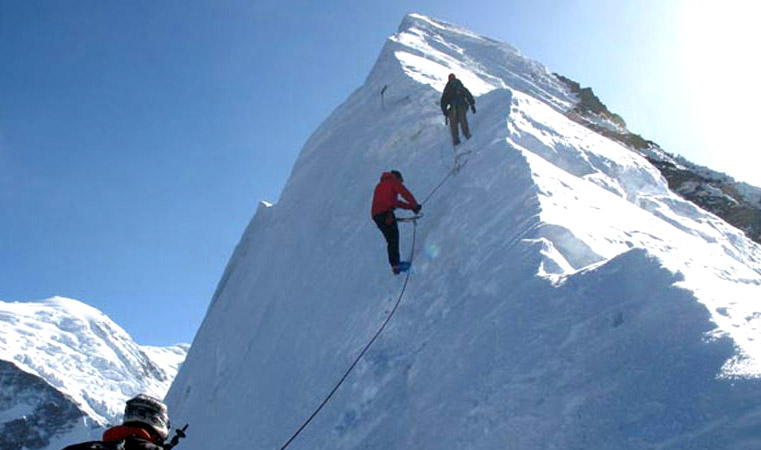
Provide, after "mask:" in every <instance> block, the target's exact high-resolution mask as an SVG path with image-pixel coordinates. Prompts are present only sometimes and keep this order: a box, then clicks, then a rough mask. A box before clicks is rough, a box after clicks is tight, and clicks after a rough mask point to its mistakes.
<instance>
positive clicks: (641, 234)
mask: <svg viewBox="0 0 761 450" xmlns="http://www.w3.org/2000/svg"><path fill="white" fill-rule="evenodd" d="M450 72H454V73H456V74H457V75H458V77H459V78H461V79H462V80H463V82H464V83H465V85H466V86H467V87H469V88H470V89H471V91H472V92H473V93H474V94H476V95H477V99H476V104H477V107H478V112H477V113H476V114H471V115H470V116H469V120H470V123H471V130H472V132H473V138H472V139H470V140H469V141H467V142H464V143H463V144H462V145H461V146H460V147H459V148H458V151H459V152H461V153H463V154H464V153H466V152H470V153H467V154H465V156H463V158H464V160H463V161H466V164H465V166H464V167H463V168H462V170H460V171H459V172H457V173H456V174H454V175H452V176H450V177H449V178H448V179H447V176H448V175H450V174H451V170H452V167H453V159H454V158H453V154H452V152H453V150H452V147H451V140H450V138H449V136H448V130H447V128H446V127H445V126H444V123H443V117H442V114H441V111H440V110H439V106H438V102H439V98H440V95H441V89H442V88H443V86H444V81H445V80H446V77H447V75H448V74H449V73H450ZM577 101H578V96H577V94H575V93H574V92H573V91H572V90H571V89H570V88H569V87H568V85H567V84H566V83H564V82H562V81H561V80H560V79H559V78H558V77H556V76H555V75H553V74H552V73H550V72H549V71H548V70H547V69H546V68H545V67H543V66H542V65H541V64H539V63H537V62H534V61H531V60H529V59H527V58H525V57H524V56H522V55H521V54H520V53H519V52H518V51H517V50H516V49H514V48H513V47H511V46H509V45H506V44H502V43H499V42H495V41H493V40H491V39H488V38H485V37H482V36H479V35H477V34H476V33H473V32H470V31H468V30H464V29H462V28H460V27H457V26H454V25H450V24H446V23H443V22H439V21H436V20H434V19H430V18H427V17H423V16H420V15H415V14H413V15H409V16H407V17H406V18H405V19H404V21H403V22H402V25H401V27H400V28H399V31H398V32H397V33H396V34H394V35H393V36H392V37H390V38H389V40H388V41H387V42H386V44H385V46H384V47H383V49H382V50H381V53H380V56H379V58H378V61H377V62H376V64H375V66H374V67H373V69H372V71H371V73H370V74H369V76H368V78H367V79H366V81H365V83H364V85H363V86H361V87H359V88H358V89H357V90H356V91H355V92H354V93H353V94H352V95H351V96H350V97H349V98H348V99H347V100H346V101H345V102H344V103H343V104H342V105H340V106H339V107H338V108H336V110H335V111H334V112H333V113H332V114H331V115H330V116H329V117H328V118H327V119H326V120H325V121H324V122H323V123H322V125H321V126H320V127H319V128H318V129H317V130H316V131H315V132H314V134H313V135H312V136H311V137H310V138H309V140H308V141H307V142H306V144H305V145H304V148H303V149H302V151H301V153H300V155H299V158H298V159H297V161H296V163H295V166H294V168H293V171H292V173H291V176H290V178H289V180H288V182H287V183H286V186H285V188H284V190H283V193H282V195H281V198H280V200H279V201H278V202H277V203H276V204H270V205H261V206H260V207H259V208H258V209H257V211H256V213H255V214H254V217H253V218H252V220H251V222H250V223H249V225H248V227H247V228H246V230H245V232H244V233H243V236H242V237H241V241H240V243H239V244H238V246H237V248H236V250H235V252H234V254H233V256H232V258H231V260H230V262H229V264H228V266H227V268H226V270H225V272H224V275H223V277H222V279H221V280H220V282H219V285H218V287H217V290H216V292H215V294H214V297H213V299H212V302H211V305H210V307H209V309H208V312H207V315H206V317H205V318H204V321H203V324H202V325H201V327H200V329H199V331H198V334H197V335H196V337H195V340H194V342H193V346H192V347H191V349H190V351H189V353H188V357H187V360H186V361H185V363H184V365H183V367H182V368H181V369H180V372H179V373H178V375H177V378H176V380H175V382H174V383H173V385H172V387H171V389H170V391H169V393H168V395H167V402H168V403H169V407H170V410H171V411H172V414H173V420H175V421H176V422H190V423H192V424H193V427H194V430H195V431H194V437H193V439H192V440H189V441H188V442H187V443H185V444H184V445H186V446H187V449H188V450H195V449H198V450H200V449H206V448H212V447H225V448H230V449H249V448H280V447H281V446H282V445H283V444H284V443H285V442H286V440H287V439H288V438H289V436H291V435H292V434H293V433H294V431H296V429H297V428H298V427H299V425H300V424H302V423H303V421H304V420H305V419H306V418H307V417H308V416H309V414H310V413H311V412H312V411H314V409H315V408H316V407H317V406H318V405H319V404H320V403H321V401H322V400H323V399H324V398H325V396H326V395H327V394H328V392H329V391H330V389H331V388H332V387H333V386H334V384H335V383H336V381H337V380H338V379H339V378H340V377H341V375H342V374H343V373H344V371H345V370H346V369H347V367H349V365H350V364H351V362H352V361H353V360H354V358H355V356H356V355H357V353H358V351H359V350H360V349H362V348H363V347H364V345H365V344H366V343H367V342H368V340H369V339H370V337H371V336H373V334H374V333H375V331H376V330H377V329H378V326H379V325H380V324H381V323H382V322H383V321H384V320H385V319H386V317H387V315H388V313H389V309H390V308H391V307H392V306H393V305H394V302H395V300H396V298H397V296H398V295H399V293H400V291H401V288H402V286H403V285H405V284H404V283H405V280H404V278H401V277H395V276H394V275H392V274H391V271H390V270H389V267H388V263H387V262H386V257H385V243H384V242H383V238H382V237H381V236H380V233H379V232H378V230H377V229H376V227H375V225H374V224H373V223H372V222H371V220H370V217H369V209H370V202H371V198H372V192H373V188H374V187H375V184H376V183H377V181H378V178H379V176H380V174H381V173H382V172H383V171H387V170H389V169H398V170H400V171H401V172H403V174H404V178H405V180H406V182H405V184H406V185H407V187H408V188H409V189H410V190H411V191H412V192H413V193H414V194H415V195H416V196H417V198H418V199H419V200H423V199H426V198H428V195H429V194H430V193H432V192H433V191H434V188H436V189H438V190H437V191H436V192H435V195H432V196H430V199H429V200H427V201H426V202H425V204H424V206H423V213H424V217H423V218H422V219H421V220H420V222H419V224H418V226H417V228H416V234H415V236H416V247H415V253H414V255H413V256H414V262H413V265H412V269H411V272H410V278H409V283H408V284H406V290H405V291H404V292H405V294H404V298H403V301H402V303H401V306H400V308H399V309H398V310H397V312H396V314H395V316H394V317H393V319H392V321H391V322H390V323H389V326H388V327H387V328H386V329H385V331H384V332H383V334H382V335H381V336H380V338H379V339H378V340H377V341H375V343H374V344H373V346H372V347H371V348H370V349H369V351H368V352H367V353H366V354H365V357H364V358H363V359H362V360H361V361H360V362H359V363H358V364H357V366H356V367H355V369H354V371H353V372H352V373H351V374H350V375H349V376H348V377H347V379H346V381H345V382H344V384H343V385H342V386H341V388H340V389H339V390H338V391H336V394H335V395H334V396H333V397H332V399H331V400H330V402H329V403H328V404H327V405H326V406H325V408H324V409H323V410H322V411H321V412H320V413H319V414H318V415H317V416H316V417H315V419H314V421H312V422H311V424H310V425H309V426H308V427H307V428H306V429H304V431H303V432H302V433H301V434H300V435H299V436H298V438H297V439H296V440H295V441H293V443H292V444H291V446H290V447H289V448H290V449H294V450H295V449H331V450H335V449H358V448H367V449H389V448H393V449H421V448H422V449H429V448H430V449H433V448H457V449H466V448H467V449H496V448H506V447H509V448H517V449H524V448H525V449H536V448H539V449H548V448H558V449H561V448H562V449H565V448H584V449H599V450H607V449H611V448H615V449H632V450H635V449H637V450H638V449H649V448H659V449H674V450H676V449H697V448H711V449H756V448H759V446H760V445H761V438H760V437H759V433H758V430H759V429H761V405H759V404H758V402H756V401H755V399H757V398H760V397H761V381H760V380H759V379H758V377H759V374H761V364H760V363H759V362H760V361H761V347H760V346H759V344H758V343H757V341H758V337H759V333H760V332H761V330H760V329H759V327H761V307H760V306H758V302H757V299H758V293H759V289H761V248H760V247H759V245H758V244H756V243H754V242H753V241H751V240H749V239H748V238H747V237H745V236H744V235H743V233H742V232H741V231H740V230H738V229H736V228H734V227H732V226H730V225H728V224H727V223H726V222H725V221H723V220H722V219H720V218H719V217H717V216H715V215H713V214H711V213H708V212H706V211H704V210H702V209H700V208H698V207H696V206H695V205H694V204H692V203H690V202H688V201H686V200H684V199H683V198H682V197H680V196H679V195H677V194H675V193H674V192H672V191H671V190H670V189H669V185H668V183H667V180H666V179H665V178H664V177H663V176H662V175H661V173H660V171H659V170H658V169H657V168H656V167H655V166H654V165H653V164H651V163H650V162H649V161H648V160H647V159H646V158H645V157H643V156H641V155H640V154H638V153H636V152H633V151H631V150H630V149H629V148H627V147H626V146H624V145H622V144H621V142H619V141H617V140H615V139H611V138H609V137H607V136H606V135H605V134H604V133H601V132H598V131H595V130H592V129H591V128H590V127H588V126H586V125H583V124H581V123H579V122H578V121H577V120H572V119H571V118H569V116H568V112H569V111H571V110H573V108H574V107H575V105H576V103H577ZM599 124H602V125H606V128H607V129H613V128H614V125H615V121H613V122H610V123H607V124H606V123H604V122H599ZM602 125H601V126H602ZM326 174H329V176H326ZM442 180H445V181H446V182H445V183H444V184H440V183H441V181H442ZM437 186H438V187H437ZM439 187H440V188H439ZM401 214H402V212H400V215H401ZM400 229H401V242H402V254H403V255H405V256H406V255H408V254H409V252H410V246H411V238H412V228H411V225H410V224H408V223H407V224H402V225H401V226H400Z"/></svg>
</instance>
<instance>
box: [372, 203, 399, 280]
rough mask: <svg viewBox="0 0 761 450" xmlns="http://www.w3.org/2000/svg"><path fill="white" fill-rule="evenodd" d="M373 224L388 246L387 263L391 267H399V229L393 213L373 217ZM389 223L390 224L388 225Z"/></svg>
mask: <svg viewBox="0 0 761 450" xmlns="http://www.w3.org/2000/svg"><path fill="white" fill-rule="evenodd" d="M373 222H375V224H376V225H378V229H380V230H381V233H383V237H384V238H386V244H387V245H388V262H389V264H391V267H394V266H398V265H399V227H398V226H397V225H396V217H395V216H394V212H393V211H388V212H384V213H381V214H378V215H376V216H373ZM388 222H391V223H388Z"/></svg>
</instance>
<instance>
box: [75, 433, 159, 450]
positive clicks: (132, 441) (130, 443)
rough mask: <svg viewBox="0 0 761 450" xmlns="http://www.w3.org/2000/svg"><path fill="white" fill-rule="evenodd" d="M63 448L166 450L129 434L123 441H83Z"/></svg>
mask: <svg viewBox="0 0 761 450" xmlns="http://www.w3.org/2000/svg"><path fill="white" fill-rule="evenodd" d="M63 450H164V447H162V446H160V445H157V444H154V443H153V442H150V441H146V440H145V439H140V438H138V437H135V436H129V437H127V438H126V439H124V440H122V441H116V442H104V441H90V442H82V443H81V444H74V445H70V446H68V447H65V448H64V449H63Z"/></svg>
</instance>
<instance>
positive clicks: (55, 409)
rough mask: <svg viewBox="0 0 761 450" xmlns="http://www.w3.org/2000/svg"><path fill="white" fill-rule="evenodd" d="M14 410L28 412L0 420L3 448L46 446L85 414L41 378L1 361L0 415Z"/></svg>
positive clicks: (0, 441)
mask: <svg viewBox="0 0 761 450" xmlns="http://www.w3.org/2000/svg"><path fill="white" fill-rule="evenodd" d="M11 410H25V411H28V413H26V414H24V415H23V416H21V417H17V418H15V419H12V420H10V421H7V422H0V449H2V450H21V449H22V448H23V449H30V450H33V449H38V448H44V447H46V446H47V445H48V444H49V443H50V438H51V437H53V436H55V435H57V434H63V433H66V432H67V431H69V430H71V429H72V428H73V427H74V425H75V424H76V423H77V422H78V421H80V420H82V418H83V417H84V413H82V411H80V410H79V408H77V406H76V405H75V404H74V402H73V401H72V400H71V399H69V398H67V397H66V396H64V395H63V394H61V393H60V392H59V391H58V390H56V389H54V388H53V387H52V386H50V385H49V384H47V383H46V382H45V381H43V380H42V379H41V378H39V377H36V376H34V375H31V374H29V373H26V372H24V371H22V370H21V369H19V368H18V367H17V366H16V365H15V364H13V363H10V362H8V361H0V415H1V414H2V413H3V412H6V411H11Z"/></svg>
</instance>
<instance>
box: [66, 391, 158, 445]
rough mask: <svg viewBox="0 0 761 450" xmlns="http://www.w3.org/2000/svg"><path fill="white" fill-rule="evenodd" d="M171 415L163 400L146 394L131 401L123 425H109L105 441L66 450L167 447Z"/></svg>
mask: <svg viewBox="0 0 761 450" xmlns="http://www.w3.org/2000/svg"><path fill="white" fill-rule="evenodd" d="M168 435H169V416H168V415H167V408H166V405H164V403H163V402H161V401H160V400H158V399H156V398H153V397H151V396H148V395H145V394H138V395H137V396H136V397H134V398H132V399H130V400H128V401H127V406H126V407H125V408H124V419H123V422H122V425H118V426H115V427H112V428H109V429H108V430H106V431H105V432H104V433H103V440H102V441H93V442H85V443H82V444H75V445H70V446H68V447H66V448H64V449H63V450H110V449H123V450H166V449H167V448H171V445H166V444H165V443H164V442H165V441H166V438H167V436H168Z"/></svg>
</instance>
